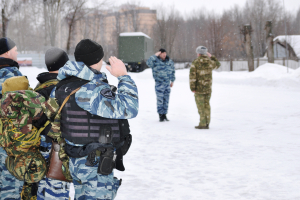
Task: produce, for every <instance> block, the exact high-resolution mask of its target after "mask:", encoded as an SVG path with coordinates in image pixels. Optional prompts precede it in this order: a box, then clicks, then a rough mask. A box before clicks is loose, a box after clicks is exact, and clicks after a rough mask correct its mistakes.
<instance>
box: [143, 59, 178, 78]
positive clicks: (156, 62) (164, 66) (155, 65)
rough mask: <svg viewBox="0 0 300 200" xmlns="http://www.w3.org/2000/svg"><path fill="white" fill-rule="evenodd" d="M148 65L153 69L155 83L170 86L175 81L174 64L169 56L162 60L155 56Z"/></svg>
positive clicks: (148, 61)
mask: <svg viewBox="0 0 300 200" xmlns="http://www.w3.org/2000/svg"><path fill="white" fill-rule="evenodd" d="M147 65H148V66H149V67H150V68H152V75H153V78H154V80H155V82H158V83H166V84H170V82H174V81H175V68H174V62H173V61H172V60H171V59H170V58H169V57H168V56H167V57H166V59H165V60H162V59H160V58H159V57H157V56H156V55H153V56H151V57H150V58H149V59H148V60H147Z"/></svg>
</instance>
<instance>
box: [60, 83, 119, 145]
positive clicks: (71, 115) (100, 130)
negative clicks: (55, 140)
mask: <svg viewBox="0 0 300 200" xmlns="http://www.w3.org/2000/svg"><path fill="white" fill-rule="evenodd" d="M88 82H89V81H87V80H83V79H80V78H77V77H69V78H66V79H64V80H62V81H60V82H59V83H58V84H57V86H56V91H55V97H56V99H57V100H58V104H59V105H61V104H62V103H63V101H64V100H65V98H66V97H67V96H68V95H69V94H70V93H71V92H72V91H73V90H75V89H77V88H79V87H81V86H82V85H84V84H86V83H88ZM83 100H86V101H89V99H83ZM61 132H62V137H64V138H66V139H67V140H69V141H70V142H73V143H75V144H88V143H92V142H99V143H113V144H116V143H118V142H119V141H120V128H119V121H118V120H117V119H108V118H104V117H100V116H97V115H93V114H91V113H89V112H87V111H85V110H83V109H82V108H80V107H79V106H78V105H77V103H76V100H75V94H73V95H71V97H70V99H69V100H68V102H67V103H66V104H65V106H64V107H63V109H62V111H61Z"/></svg>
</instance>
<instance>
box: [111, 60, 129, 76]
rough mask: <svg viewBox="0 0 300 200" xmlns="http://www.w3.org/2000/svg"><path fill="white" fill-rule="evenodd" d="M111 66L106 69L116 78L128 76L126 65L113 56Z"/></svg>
mask: <svg viewBox="0 0 300 200" xmlns="http://www.w3.org/2000/svg"><path fill="white" fill-rule="evenodd" d="M108 60H109V63H110V66H108V65H107V66H106V69H107V70H108V71H109V72H110V73H111V75H113V76H115V77H119V76H124V75H127V70H126V67H125V65H124V63H123V62H122V61H121V60H119V59H118V58H116V57H114V56H111V57H110V58H109V59H108Z"/></svg>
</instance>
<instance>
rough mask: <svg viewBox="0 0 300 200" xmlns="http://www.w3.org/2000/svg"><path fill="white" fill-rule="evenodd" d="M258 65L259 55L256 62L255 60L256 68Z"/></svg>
mask: <svg viewBox="0 0 300 200" xmlns="http://www.w3.org/2000/svg"><path fill="white" fill-rule="evenodd" d="M258 67H259V57H258V58H257V62H256V68H258Z"/></svg>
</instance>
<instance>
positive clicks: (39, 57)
mask: <svg viewBox="0 0 300 200" xmlns="http://www.w3.org/2000/svg"><path fill="white" fill-rule="evenodd" d="M25 58H26V59H27V58H31V59H32V66H35V67H46V65H45V54H37V53H36V54H34V53H32V54H18V59H20V60H22V59H25ZM69 59H70V60H71V61H74V60H75V58H74V56H73V55H69ZM219 61H220V63H221V67H220V68H219V69H218V71H244V70H245V71H246V70H248V62H247V60H244V59H240V60H239V59H237V60H231V61H230V60H219ZM267 62H268V59H267V58H256V59H254V67H255V69H256V68H257V67H258V66H260V65H263V64H265V63H267ZM275 63H276V64H279V65H285V66H286V65H288V67H289V68H291V69H297V68H299V67H300V61H298V62H297V61H295V60H285V59H275ZM190 64H191V62H176V63H175V69H184V68H189V67H190Z"/></svg>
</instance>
